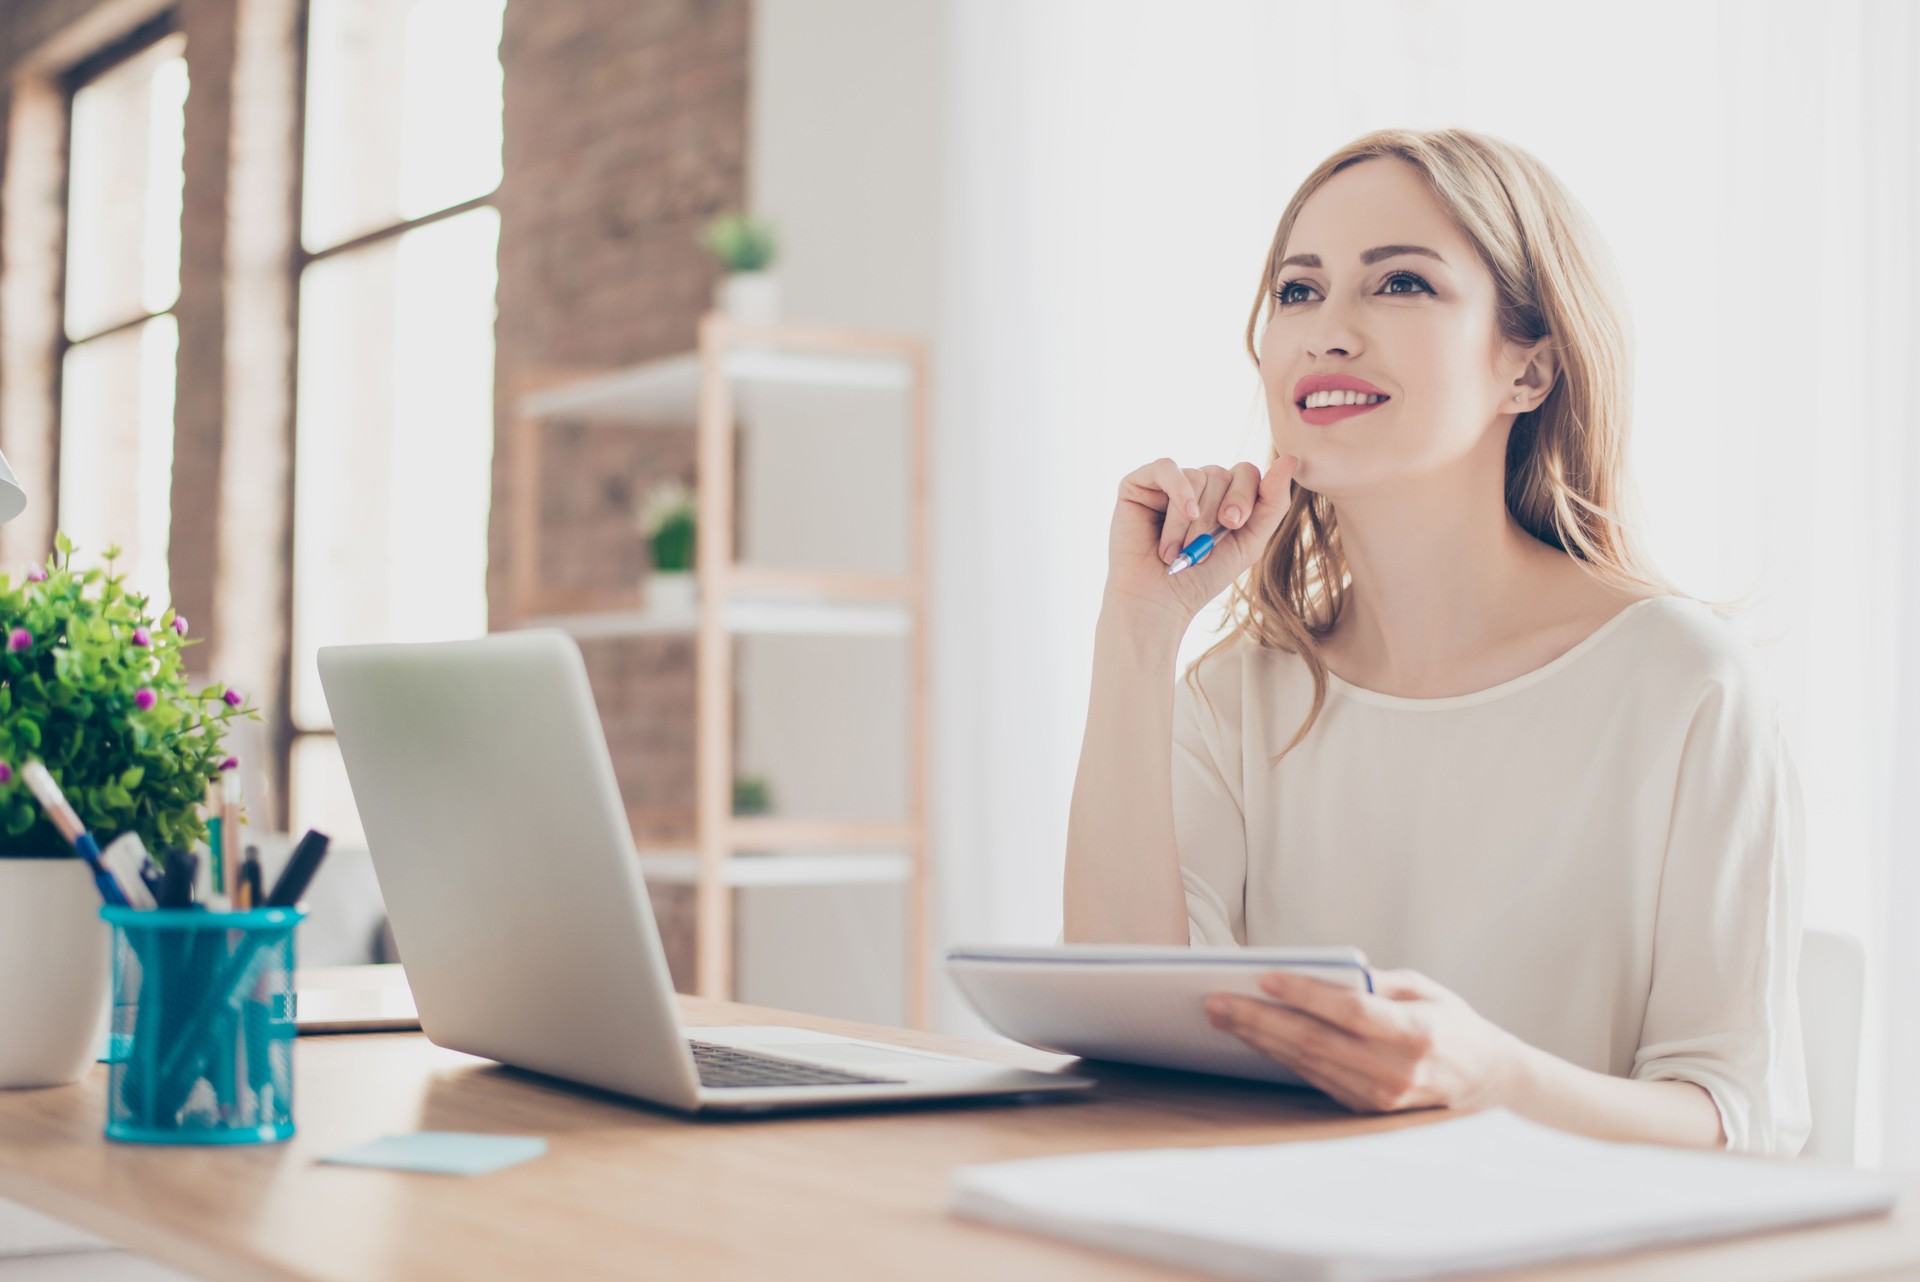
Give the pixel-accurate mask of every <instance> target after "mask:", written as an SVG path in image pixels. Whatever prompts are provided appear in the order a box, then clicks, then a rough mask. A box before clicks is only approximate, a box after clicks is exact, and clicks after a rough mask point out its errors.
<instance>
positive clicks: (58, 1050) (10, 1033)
mask: <svg viewBox="0 0 1920 1282" xmlns="http://www.w3.org/2000/svg"><path fill="white" fill-rule="evenodd" d="M112 947H113V932H112V931H110V930H109V929H108V928H107V924H106V923H105V922H103V921H101V920H100V892H99V891H98V890H96V889H95V888H94V884H93V874H92V873H91V872H89V871H88V869H87V866H86V864H85V863H83V862H82V861H81V860H80V859H79V858H78V857H77V856H70V857H66V858H47V859H42V858H31V859H24V858H17V857H13V856H0V1087H17V1086H64V1085H65V1084H67V1083H68V1082H77V1081H79V1080H80V1078H81V1076H82V1075H83V1074H85V1073H86V1071H87V1069H89V1068H91V1067H92V1066H93V1061H94V1059H95V1058H96V1057H97V1056H98V1055H99V1054H100V1040H101V1031H102V1029H103V1028H104V1027H105V1025H106V1020H107V1013H108V1012H107V1008H108V1004H109V1003H110V1002H111V1001H112V999H113V974H112V971H113V965H112V961H113V959H112Z"/></svg>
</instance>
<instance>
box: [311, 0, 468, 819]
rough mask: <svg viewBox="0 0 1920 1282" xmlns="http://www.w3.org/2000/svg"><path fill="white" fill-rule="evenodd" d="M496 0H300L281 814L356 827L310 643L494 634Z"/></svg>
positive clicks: (316, 646) (314, 650) (314, 647)
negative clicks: (285, 766)
mask: <svg viewBox="0 0 1920 1282" xmlns="http://www.w3.org/2000/svg"><path fill="white" fill-rule="evenodd" d="M504 7H505V6H504V0H311V4H310V6H309V12H308V26H307V67H306V85H307V88H306V94H307V98H306V137H305V143H304V165H303V178H302V212H301V242H302V246H303V250H304V252H303V254H302V261H301V264H300V279H299V290H300V312H299V348H300V350H299V367H298V375H297V378H298V391H297V398H296V405H295V416H296V427H295V444H294V498H293V573H292V582H293V591H292V598H293V603H292V604H293V619H292V644H291V647H290V650H291V653H290V659H289V661H290V663H291V664H292V672H291V674H290V678H291V679H290V682H289V688H290V690H291V694H292V702H291V706H290V709H289V711H290V715H291V721H292V727H293V742H292V744H291V745H290V753H291V759H290V761H289V776H288V777H289V788H288V794H289V795H288V805H289V811H290V813H289V820H288V822H289V826H290V828H291V830H292V831H295V832H299V831H302V830H303V829H305V828H307V827H317V828H320V829H322V830H323V831H325V832H327V833H329V834H331V835H333V836H334V837H335V838H336V839H342V840H348V841H360V840H363V839H364V838H363V835H362V833H361V831H360V825H359V819H358V816H357V814H356V813H355V812H354V809H353V802H352V796H351V794H350V792H349V791H348V788H347V783H346V773H345V770H344V769H343V767H342V766H341V763H340V753H339V748H338V746H337V744H336V743H335V741H334V738H333V735H332V733H331V730H332V726H331V722H330V720H329V718H328V714H327V704H326V698H325V695H324V693H323V691H322V690H321V687H320V674H319V669H318V667H317V665H316V659H315V656H316V653H317V651H318V650H319V648H320V647H321V646H324V645H335V644H355V643H366V642H378V641H420V640H445V639H453V638H459V637H468V636H478V635H480V634H482V633H484V632H485V631H486V629H487V608H486V568H487V557H486V549H487V514H488V509H489V506H490V502H491V493H492V466H493V321H494V287H495V282H496V277H497V272H496V251H497V246H498V242H499V228H500V219H499V212H498V210H497V209H495V208H494V206H493V204H492V200H493V197H494V194H495V192H496V191H497V189H498V187H499V185H500V174H501V69H500V26H501V17H502V11H503V9H504Z"/></svg>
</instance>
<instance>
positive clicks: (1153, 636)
mask: <svg viewBox="0 0 1920 1282" xmlns="http://www.w3.org/2000/svg"><path fill="white" fill-rule="evenodd" d="M1176 622H1177V621H1176V620H1172V619H1161V618H1157V617H1153V616H1145V617H1143V616H1140V615H1136V614H1130V613H1127V610H1126V607H1124V606H1122V605H1115V604H1113V603H1107V604H1105V605H1103V607H1102V609H1101V612H1100V623H1099V626H1098V628H1097V630H1096V632H1095V634H1094V644H1093V686H1092V691H1091V694H1090V697H1089V699H1088V704H1087V733H1086V738H1085V740H1084V741H1083V742H1082V743H1081V746H1080V769H1079V772H1078V773H1077V774H1076V775H1075V776H1074V781H1073V801H1072V805H1071V807H1070V809H1069V811H1068V815H1067V870H1066V894H1065V926H1066V933H1065V938H1066V941H1067V942H1068V943H1074V944H1079V943H1107V944H1184V943H1187V942H1188V931H1187V897H1186V892H1185V891H1184V890H1183V889H1182V888H1181V883H1180V858H1179V851H1178V847H1177V846H1176V845H1175V843H1174V829H1173V690H1174V687H1173V682H1174V668H1175V665H1176V664H1177V662H1178V659H1179V650H1180V638H1181V633H1180V631H1178V630H1177V629H1176V628H1175V626H1174V625H1175V623H1176Z"/></svg>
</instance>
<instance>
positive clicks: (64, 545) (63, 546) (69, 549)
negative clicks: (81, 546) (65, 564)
mask: <svg viewBox="0 0 1920 1282" xmlns="http://www.w3.org/2000/svg"><path fill="white" fill-rule="evenodd" d="M53 546H54V547H55V548H57V549H59V551H60V555H61V556H72V555H73V540H72V539H69V538H68V537H67V536H66V535H65V534H64V533H62V534H56V535H54V536H53Z"/></svg>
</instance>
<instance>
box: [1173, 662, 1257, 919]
mask: <svg viewBox="0 0 1920 1282" xmlns="http://www.w3.org/2000/svg"><path fill="white" fill-rule="evenodd" d="M1236 650H1237V647H1235V646H1229V647H1227V648H1226V649H1224V650H1223V651H1222V652H1221V653H1220V654H1219V655H1217V656H1213V657H1210V658H1209V659H1208V661H1207V663H1206V664H1205V665H1204V666H1203V669H1202V673H1203V675H1204V676H1205V677H1208V678H1212V679H1210V680H1209V681H1208V688H1207V695H1208V697H1209V698H1210V699H1211V701H1212V705H1211V707H1209V706H1208V702H1207V700H1206V699H1202V698H1200V697H1199V696H1198V695H1196V694H1194V692H1193V683H1192V682H1191V681H1189V680H1188V679H1187V676H1186V674H1185V673H1182V674H1180V676H1179V677H1178V678H1177V679H1176V680H1175V682H1174V697H1173V832H1174V844H1175V847H1176V848H1177V850H1178V852H1179V857H1180V881H1181V883H1182V885H1183V886H1184V888H1185V890H1186V893H1187V936H1188V941H1187V942H1188V943H1189V944H1190V945H1191V944H1240V945H1243V946H1244V945H1245V944H1246V942H1247V919H1246V898H1247V895H1246V890H1247V822H1246V817H1245V812H1244V811H1243V810H1242V808H1241V804H1240V785H1239V779H1240V753H1241V745H1240V690H1239V684H1240V682H1239V671H1240V662H1241V661H1240V657H1239V655H1238V654H1237V653H1236ZM1216 674H1217V675H1216ZM1216 716H1217V717H1218V723H1217V724H1216V722H1215V717H1216Z"/></svg>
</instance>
